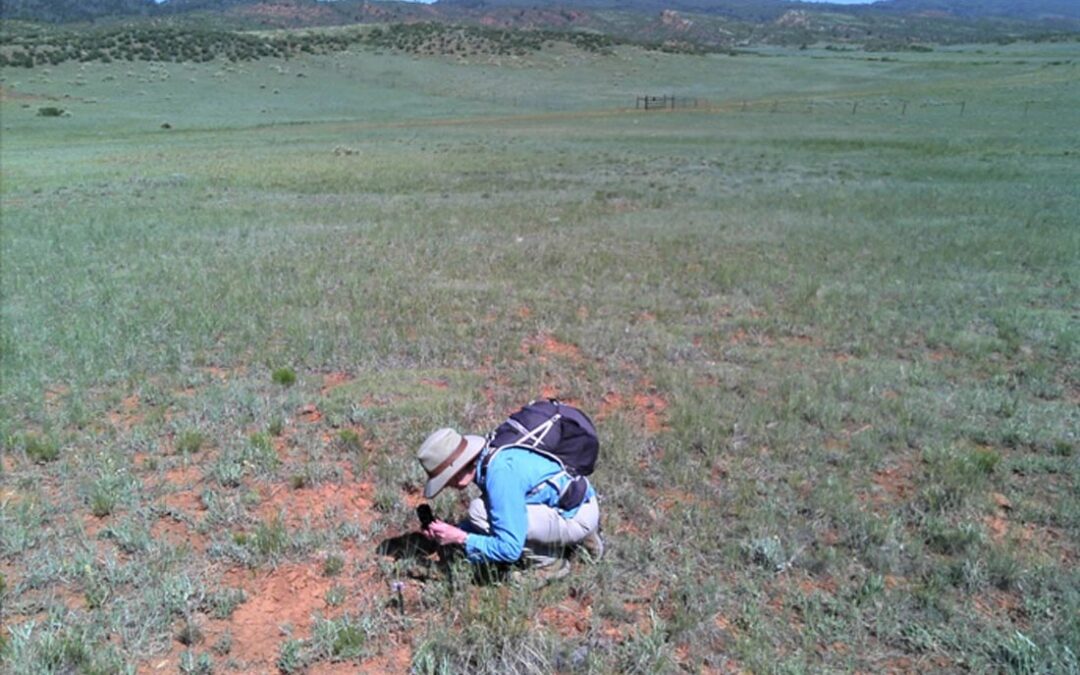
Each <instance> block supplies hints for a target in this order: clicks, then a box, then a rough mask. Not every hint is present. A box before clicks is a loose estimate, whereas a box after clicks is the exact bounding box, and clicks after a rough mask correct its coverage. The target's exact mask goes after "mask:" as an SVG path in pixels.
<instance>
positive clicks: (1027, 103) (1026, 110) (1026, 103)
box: [1024, 101, 1031, 117]
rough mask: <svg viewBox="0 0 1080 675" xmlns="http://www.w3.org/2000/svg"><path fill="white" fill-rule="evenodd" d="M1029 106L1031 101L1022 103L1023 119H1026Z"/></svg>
mask: <svg viewBox="0 0 1080 675" xmlns="http://www.w3.org/2000/svg"><path fill="white" fill-rule="evenodd" d="M1030 105H1031V101H1024V117H1027V113H1028V106H1030Z"/></svg>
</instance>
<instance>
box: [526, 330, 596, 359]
mask: <svg viewBox="0 0 1080 675" xmlns="http://www.w3.org/2000/svg"><path fill="white" fill-rule="evenodd" d="M521 353H522V355H523V356H531V357H535V358H536V359H537V360H538V361H539V362H540V363H546V362H547V361H548V360H549V359H551V358H557V359H564V360H567V361H573V362H579V361H581V360H582V358H583V357H582V355H581V350H580V349H579V348H578V347H577V346H576V345H572V344H570V343H569V342H560V341H559V340H557V339H556V338H555V337H554V336H552V335H551V334H550V333H538V334H537V335H534V336H533V337H530V338H525V339H524V340H522V341H521Z"/></svg>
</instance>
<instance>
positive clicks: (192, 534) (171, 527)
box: [150, 518, 206, 554]
mask: <svg viewBox="0 0 1080 675" xmlns="http://www.w3.org/2000/svg"><path fill="white" fill-rule="evenodd" d="M150 536H151V537H153V538H154V539H155V540H157V541H166V542H168V543H170V544H172V545H173V546H181V545H184V544H186V545H188V546H190V547H191V548H192V550H194V551H195V552H196V553H200V554H202V553H205V552H206V537H204V536H203V535H201V534H199V533H198V532H196V531H194V530H192V529H191V528H189V527H188V526H187V525H186V524H185V523H183V522H181V521H179V520H175V519H173V518H159V519H158V520H157V521H156V522H155V523H154V524H153V525H152V526H151V527H150Z"/></svg>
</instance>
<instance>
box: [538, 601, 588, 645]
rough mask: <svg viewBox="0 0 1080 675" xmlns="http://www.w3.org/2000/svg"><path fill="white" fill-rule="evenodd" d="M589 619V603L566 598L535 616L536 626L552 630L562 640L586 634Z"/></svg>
mask: <svg viewBox="0 0 1080 675" xmlns="http://www.w3.org/2000/svg"><path fill="white" fill-rule="evenodd" d="M591 618H592V604H591V603H585V602H583V601H582V600H581V599H579V598H567V599H566V600H564V601H562V602H560V603H558V604H556V605H548V606H547V607H545V608H543V609H542V610H540V612H539V613H538V614H537V615H536V625H537V627H540V626H547V627H549V628H552V629H554V630H555V632H556V633H558V634H559V635H561V636H562V637H564V638H566V637H575V636H578V635H584V634H585V633H587V632H588V630H589V620H590V619H591Z"/></svg>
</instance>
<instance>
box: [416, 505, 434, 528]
mask: <svg viewBox="0 0 1080 675" xmlns="http://www.w3.org/2000/svg"><path fill="white" fill-rule="evenodd" d="M416 517H417V518H419V519H420V529H421V530H426V529H428V528H429V527H430V526H431V524H432V523H434V522H435V514H434V513H432V512H431V507H430V506H428V505H427V504H421V505H420V506H417V507H416Z"/></svg>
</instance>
